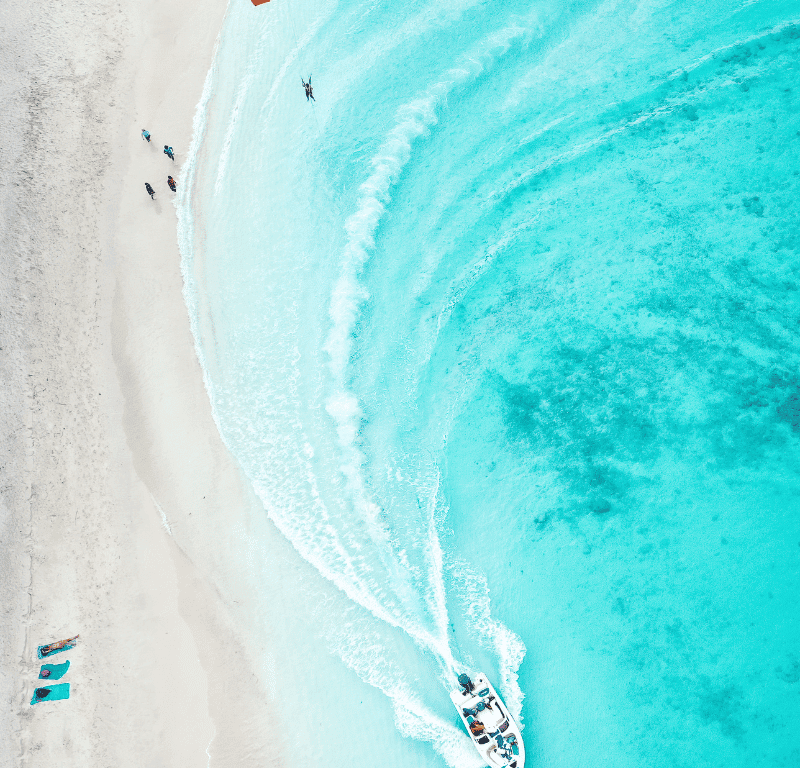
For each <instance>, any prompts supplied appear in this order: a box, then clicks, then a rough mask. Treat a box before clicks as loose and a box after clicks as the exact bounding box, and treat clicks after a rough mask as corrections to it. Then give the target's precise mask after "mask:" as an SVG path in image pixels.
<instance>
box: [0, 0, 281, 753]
mask: <svg viewBox="0 0 800 768" xmlns="http://www.w3.org/2000/svg"><path fill="white" fill-rule="evenodd" d="M224 13H225V3H224V2H220V1H219V0H217V2H213V1H212V0H199V2H189V1H188V0H177V1H174V2H171V3H169V4H167V3H163V2H155V1H154V0H145V2H142V3H135V4H134V3H126V4H124V5H118V4H117V3H115V2H113V0H99V1H97V2H91V3H89V2H85V0H77V2H74V3H70V4H68V5H58V4H45V3H42V2H34V3H27V2H22V1H21V0H7V2H5V3H4V4H3V9H2V18H1V19H0V21H1V22H2V23H0V39H2V43H3V44H2V47H0V66H2V68H3V83H2V86H0V88H2V90H1V91H0V93H1V94H2V100H3V110H2V112H1V113H0V125H1V126H2V135H3V139H4V140H3V144H2V147H1V148H0V171H1V173H0V201H2V202H1V203H0V211H1V214H0V215H1V216H2V219H1V220H0V238H2V260H1V262H0V263H1V264H2V273H1V274H0V292H1V293H2V307H1V308H0V348H1V349H0V366H1V367H2V368H1V370H2V376H3V388H2V401H0V428H1V429H2V435H3V439H2V441H1V442H0V452H1V455H0V478H1V480H2V482H0V489H2V495H1V496H0V498H1V500H2V508H1V509H0V524H1V525H2V544H3V556H2V571H1V572H2V582H1V583H0V590H1V593H0V599H1V600H2V606H3V614H2V625H0V632H2V635H1V636H2V648H3V657H2V668H1V669H0V698H2V701H3V706H4V712H5V713H6V714H5V715H4V717H3V718H2V720H0V724H1V726H0V727H2V730H3V732H2V734H0V742H1V743H2V744H3V745H4V746H3V747H2V749H1V750H0V765H2V766H45V765H49V766H59V768H67V767H69V766H76V767H77V766H81V767H82V768H94V767H95V766H96V767H97V768H100V766H103V767H104V768H106V767H109V766H114V767H115V768H123V767H124V766H137V767H139V768H150V767H151V766H152V767H153V768H155V767H156V766H182V767H186V766H201V765H202V766H205V765H207V764H209V760H211V764H213V765H230V766H234V765H236V766H250V765H253V766H255V765H259V766H264V765H283V764H284V762H283V759H282V757H281V751H280V745H278V744H274V743H273V742H274V736H273V734H274V732H275V730H274V728H268V720H269V717H270V713H269V712H268V711H267V709H266V707H265V705H264V703H263V700H264V696H263V690H262V687H263V682H261V681H260V679H259V678H258V675H257V673H256V672H255V671H254V669H253V668H252V662H251V657H250V655H248V652H247V651H245V649H244V647H243V645H242V643H241V642H240V640H239V639H238V638H237V636H236V634H235V632H234V631H233V630H232V626H233V622H232V621H231V619H230V617H229V615H228V613H227V611H226V608H225V606H224V603H223V601H222V599H221V598H220V597H219V593H218V591H217V588H216V586H215V585H214V583H213V582H212V580H210V579H208V578H207V573H206V571H204V569H203V568H201V567H197V563H196V562H194V560H193V558H195V555H196V550H194V549H193V544H192V541H193V540H192V526H191V525H190V524H189V523H190V521H191V517H190V516H191V515H192V514H193V513H194V514H198V515H205V516H206V518H207V519H209V520H219V521H221V520H225V521H226V524H230V525H237V524H238V525H240V526H246V525H248V522H247V520H246V519H244V518H242V515H243V514H245V513H244V512H243V511H242V510H246V509H248V508H251V507H252V505H253V504H254V503H255V502H254V500H253V497H252V493H251V491H250V490H249V487H248V485H247V484H246V482H244V480H243V478H242V476H241V474H240V472H239V470H238V468H237V467H236V466H235V465H234V464H233V462H232V460H231V459H230V458H229V455H228V453H227V451H226V450H225V448H224V446H223V445H222V443H221V440H220V438H219V436H218V433H217V430H216V427H215V425H214V423H213V421H212V418H211V413H210V406H209V403H208V398H207V396H206V393H205V390H204V387H203V382H202V377H201V371H200V368H199V365H198V363H197V360H196V356H195V352H194V347H193V341H192V337H191V334H190V330H189V322H188V317H187V312H186V308H185V306H184V303H183V299H182V294H181V290H182V281H181V274H180V257H179V253H178V247H177V240H176V216H175V210H174V207H173V204H172V193H171V192H170V191H169V189H168V187H167V184H166V178H167V174H169V173H171V174H172V175H173V176H175V177H176V178H178V176H179V169H180V165H181V162H182V161H183V160H184V158H185V153H186V150H187V149H188V146H189V142H190V139H191V128H192V117H193V113H194V107H195V105H196V103H197V101H198V100H199V98H200V94H201V90H202V86H203V80H204V78H205V75H206V72H207V70H208V68H209V66H210V63H211V59H212V51H213V46H214V41H215V38H216V36H217V33H218V31H219V29H220V27H221V24H222V20H223V16H224ZM142 128H147V129H149V130H150V132H151V134H152V137H153V141H152V143H151V144H150V145H148V144H146V143H144V141H143V140H142V138H141V136H140V130H141V129H142ZM165 143H168V144H170V145H172V146H173V147H174V148H175V152H176V162H175V163H174V164H173V163H172V162H170V160H169V159H168V158H167V157H166V156H165V155H164V154H163V153H162V150H161V147H162V146H163V145H164V144H165ZM145 181H149V182H150V183H151V184H152V185H153V187H154V188H155V189H156V193H157V194H156V199H155V201H152V200H150V198H149V197H148V196H147V195H146V193H145V190H144V182H145ZM162 515H163V517H162ZM237 516H238V518H242V519H239V522H238V523H237V519H238V518H237ZM195 519H196V518H195ZM171 534H175V535H171ZM220 546H222V545H220ZM78 633H80V640H79V643H78V646H77V648H76V649H75V650H74V651H72V652H69V653H62V654H60V655H59V656H57V657H54V659H53V660H54V661H59V662H60V661H63V660H66V659H69V660H70V661H71V664H72V666H71V668H70V670H69V672H68V674H67V676H66V677H65V678H64V679H63V681H62V682H69V683H71V686H72V693H71V698H70V699H69V700H68V701H60V702H44V703H41V704H37V705H36V706H33V707H32V706H30V700H31V697H32V695H33V690H34V688H35V687H36V686H37V683H36V678H37V674H38V669H39V662H38V660H37V659H36V647H37V646H38V645H40V644H43V643H48V642H52V641H54V640H58V639H61V638H63V637H67V636H70V635H74V634H78ZM211 758H213V759H211Z"/></svg>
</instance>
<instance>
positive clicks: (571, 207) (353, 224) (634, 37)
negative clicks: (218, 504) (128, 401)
mask: <svg viewBox="0 0 800 768" xmlns="http://www.w3.org/2000/svg"><path fill="white" fill-rule="evenodd" d="M309 73H313V74H312V83H313V85H314V87H315V94H316V96H317V102H316V104H311V103H307V102H306V100H305V97H304V95H303V91H302V88H301V85H300V77H301V76H307V75H308V74H309ZM798 83H800V7H799V6H798V5H797V4H796V3H788V2H783V3H781V2H742V3H738V4H732V3H721V2H706V3H702V4H701V3H689V4H687V3H676V2H672V3H671V2H650V3H647V2H642V3H633V2H631V3H628V2H615V3H611V2H609V3H602V2H596V3H592V2H586V3H565V2H543V3H538V4H530V3H518V2H505V3H487V2H472V1H470V0H465V1H464V2H453V1H451V2H447V3H441V4H437V3H430V2H429V3H418V2H410V3H405V4H396V3H372V4H362V3H358V2H345V1H343V2H339V3H332V2H328V3H310V2H306V1H304V0H273V2H272V3H270V4H269V5H268V6H261V7H260V8H258V9H254V8H253V7H252V6H250V5H249V4H247V3H244V2H235V3H232V5H231V8H230V10H229V14H228V17H227V19H226V22H225V27H224V29H223V31H222V34H221V39H220V46H219V50H218V53H217V56H216V60H215V65H214V69H213V70H212V72H211V73H210V74H209V79H208V82H207V89H206V93H205V95H204V101H203V102H202V104H201V106H200V108H199V111H198V116H197V120H196V134H195V145H194V150H193V153H192V157H191V160H190V163H189V165H188V167H187V169H186V170H185V173H184V182H185V183H184V184H183V185H182V186H183V187H184V190H185V191H184V192H183V193H182V196H181V198H180V201H179V213H180V218H181V237H182V250H183V258H184V274H185V277H186V281H187V288H186V297H187V303H188V306H189V312H190V317H191V319H192V322H193V326H194V330H195V334H196V338H197V340H198V352H199V355H200V357H201V362H202V364H203V366H204V370H205V373H206V377H207V386H208V388H209V394H210V397H211V400H212V404H213V407H214V411H215V415H216V418H217V421H218V425H219V427H220V431H221V433H222V435H223V437H224V439H225V441H226V443H227V445H228V446H229V448H230V449H231V451H232V452H233V454H234V455H235V456H236V458H237V459H238V461H239V462H240V463H241V465H242V467H243V468H244V470H245V472H246V473H247V475H248V476H249V478H250V479H251V481H252V483H253V486H254V488H255V489H256V491H257V493H258V495H259V497H260V499H261V500H262V502H263V504H264V508H265V513H266V514H268V515H269V517H270V519H271V520H272V521H273V523H274V524H275V526H276V527H277V529H278V530H279V531H280V532H281V534H282V535H283V536H285V538H286V539H287V540H288V541H289V542H290V543H291V545H292V546H293V547H294V549H295V551H296V556H297V558H298V559H300V560H302V561H304V562H305V563H307V564H308V565H309V566H310V568H309V570H308V573H310V574H311V576H309V577H308V579H309V581H308V582H307V583H305V582H304V578H305V577H298V579H297V581H298V583H297V584H294V585H292V588H293V589H296V590H297V595H298V597H297V600H298V604H301V603H302V604H303V605H305V606H308V607H307V609H304V610H308V611H309V615H312V614H313V616H314V621H313V622H311V623H309V624H308V625H304V626H303V627H302V629H296V628H295V629H293V630H291V631H288V630H287V636H286V639H285V647H284V648H282V649H281V653H282V656H281V658H282V659H283V660H284V661H285V662H286V663H285V664H282V665H281V669H278V670H273V672H272V674H274V675H275V676H276V677H277V679H278V681H279V684H280V685H281V686H283V687H284V688H283V689H284V690H287V691H288V693H287V695H286V698H285V701H284V704H285V714H286V722H285V724H284V726H283V728H282V730H283V733H284V735H285V738H286V741H287V743H288V744H289V745H290V746H291V747H292V748H297V749H298V750H300V749H302V747H301V746H300V745H302V744H304V743H305V742H304V740H307V739H308V738H309V734H311V735H312V738H313V740H314V743H315V745H316V746H315V748H314V750H313V752H311V753H309V752H308V751H306V752H305V753H304V756H303V758H302V759H299V761H298V762H297V764H298V765H303V766H329V765H330V766H332V765H343V764H351V765H367V764H372V763H371V762H369V761H368V760H366V759H365V755H366V754H374V753H375V752H376V751H377V752H378V753H379V754H380V755H381V759H380V763H381V765H384V766H412V765H431V766H433V765H436V766H444V765H450V766H454V767H455V766H460V767H463V768H467V766H471V765H476V762H475V760H476V757H475V756H474V755H473V753H472V751H471V746H470V744H469V741H468V740H467V738H466V736H465V735H464V734H463V733H462V732H461V731H460V729H459V726H458V722H457V718H456V713H455V711H454V710H452V707H451V705H450V703H449V700H448V699H447V688H448V686H449V685H450V684H451V682H452V680H453V673H454V672H455V671H461V670H462V669H467V670H470V671H471V670H477V669H483V670H484V671H486V672H487V673H488V674H489V676H490V677H491V678H492V679H493V680H495V681H496V683H497V685H498V687H499V689H500V690H501V692H502V694H503V696H504V698H505V699H506V701H507V702H508V704H509V706H510V708H511V710H512V712H514V713H515V714H517V715H519V716H520V718H521V720H522V722H523V723H524V729H525V730H524V736H525V741H526V747H527V750H528V762H527V764H528V765H529V766H580V765H585V766H606V765H608V766H612V765H613V766H618V767H619V766H643V765H646V766H703V767H705V766H709V767H711V766H723V765H724V766H742V767H744V766H749V767H752V766H770V767H772V766H796V765H798V764H800V746H798V745H800V597H798V596H800V514H799V513H800V502H799V501H798V491H800V462H799V461H798V457H799V454H798V448H800V375H799V374H798V370H799V368H800V366H799V365H798V364H799V363H800V333H799V332H798V321H800V304H798V281H799V280H800V276H799V275H798V270H800V259H799V257H800V204H798V192H800V165H798V157H799V156H800V86H798ZM300 572H301V571H298V573H300ZM302 572H303V573H305V572H306V571H302ZM314 579H319V580H320V581H321V582H324V583H325V584H327V585H329V587H330V588H331V589H332V592H331V593H330V594H331V595H332V596H330V597H328V598H326V600H327V602H326V603H325V607H324V609H318V610H316V612H315V611H314V609H313V606H312V603H314V601H315V600H316V597H315V596H316V595H318V594H319V593H318V587H317V586H314V585H312V582H313V581H314ZM256 601H257V599H256ZM292 632H294V634H292ZM302 633H305V634H306V635H307V637H308V638H311V637H313V638H316V640H314V641H313V642H317V640H318V641H319V643H320V644H321V645H322V646H324V648H325V649H326V652H325V653H324V654H322V655H321V656H319V657H318V658H316V659H315V661H314V664H313V666H314V676H313V681H312V678H311V677H308V676H306V673H305V672H300V671H299V670H300V668H301V666H302V665H303V661H304V660H303V659H302V658H301V653H302V649H307V647H308V646H307V645H306V644H305V643H304V641H302V640H301V638H300V635H301V634H302ZM309 642H311V641H309ZM313 642H312V645H313ZM306 663H307V660H306ZM322 689H324V691H326V692H327V693H323V692H322ZM334 690H335V691H336V693H335V695H334V694H333V693H331V691H334ZM326 696H328V697H329V698H326ZM334 700H336V701H340V702H346V703H347V706H351V707H356V706H359V707H361V709H360V710H359V717H358V722H359V723H360V728H361V730H360V731H359V733H358V737H357V738H355V737H353V735H352V734H342V733H341V732H340V731H339V730H338V729H337V728H336V726H335V724H333V723H331V722H329V721H328V720H327V718H326V717H325V716H324V711H325V708H326V706H329V705H330V703H331V701H334ZM365 702H366V704H365ZM409 737H410V738H409Z"/></svg>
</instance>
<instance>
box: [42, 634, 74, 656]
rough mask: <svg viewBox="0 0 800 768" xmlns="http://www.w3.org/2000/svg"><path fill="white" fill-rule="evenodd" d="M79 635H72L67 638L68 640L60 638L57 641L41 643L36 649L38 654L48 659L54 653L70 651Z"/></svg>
mask: <svg viewBox="0 0 800 768" xmlns="http://www.w3.org/2000/svg"><path fill="white" fill-rule="evenodd" d="M79 637H80V635H75V637H70V638H67V639H66V640H59V641H58V642H57V643H49V644H48V645H40V646H39V647H38V648H37V649H36V654H37V656H38V657H39V658H40V659H46V658H47V657H48V656H52V655H53V654H54V653H61V651H68V650H69V649H70V648H74V647H75V645H76V643H77V642H78V638H79Z"/></svg>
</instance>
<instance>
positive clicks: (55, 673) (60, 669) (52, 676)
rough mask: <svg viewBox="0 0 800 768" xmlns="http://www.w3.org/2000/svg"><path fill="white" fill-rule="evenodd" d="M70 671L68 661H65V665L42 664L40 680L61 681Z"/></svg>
mask: <svg viewBox="0 0 800 768" xmlns="http://www.w3.org/2000/svg"><path fill="white" fill-rule="evenodd" d="M68 669H69V662H68V661H65V662H64V663H63V664H42V668H41V669H40V670H39V679H40V680H60V679H61V678H62V677H64V675H66V674H67V670H68ZM45 673H47V674H45Z"/></svg>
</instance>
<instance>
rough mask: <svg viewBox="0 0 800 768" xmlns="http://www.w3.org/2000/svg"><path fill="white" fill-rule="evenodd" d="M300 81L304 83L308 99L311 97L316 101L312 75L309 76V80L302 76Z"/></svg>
mask: <svg viewBox="0 0 800 768" xmlns="http://www.w3.org/2000/svg"><path fill="white" fill-rule="evenodd" d="M300 82H301V83H302V84H303V88H304V89H305V91H306V101H308V100H309V99H311V101H316V99H315V98H314V89H313V88H312V87H311V75H309V76H308V82H306V81H305V80H303V78H302V77H301V78H300Z"/></svg>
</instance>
